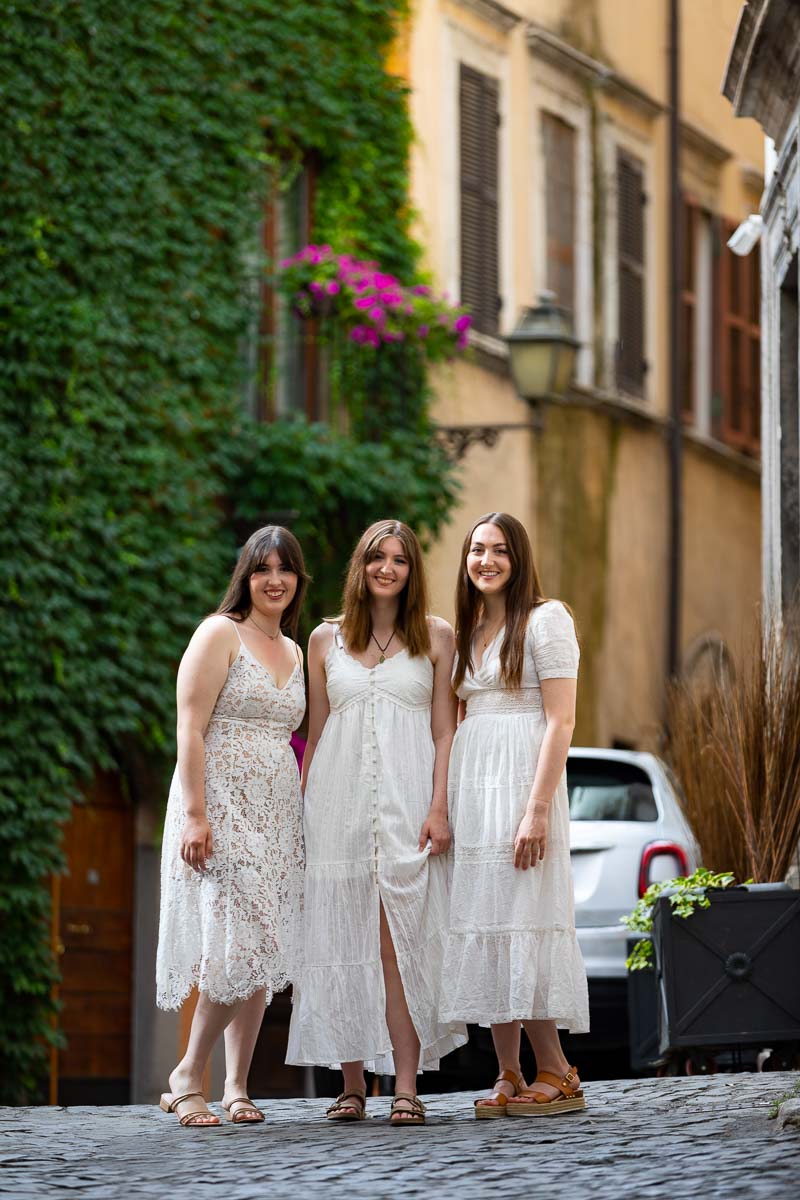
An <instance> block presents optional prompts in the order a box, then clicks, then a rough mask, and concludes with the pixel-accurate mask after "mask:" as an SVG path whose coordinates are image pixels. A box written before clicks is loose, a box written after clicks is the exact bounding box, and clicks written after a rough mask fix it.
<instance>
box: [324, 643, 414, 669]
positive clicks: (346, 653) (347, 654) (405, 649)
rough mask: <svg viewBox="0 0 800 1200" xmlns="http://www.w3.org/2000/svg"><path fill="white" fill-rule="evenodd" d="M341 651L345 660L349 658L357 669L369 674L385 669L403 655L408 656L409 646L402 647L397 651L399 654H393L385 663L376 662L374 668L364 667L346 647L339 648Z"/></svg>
mask: <svg viewBox="0 0 800 1200" xmlns="http://www.w3.org/2000/svg"><path fill="white" fill-rule="evenodd" d="M339 650H340V651H341V652H342V654H343V655H344V656H345V658H349V659H350V661H351V662H354V663H355V664H356V666H357V667H361V670H362V671H366V672H367V673H369V672H370V671H377V669H378V667H385V666H386V664H387V663H390V662H394V660H395V659H396V658H400V657H401V656H402V655H403V654H408V646H402V647H401V648H400V649H399V650H398V651H397V654H391V655H390V656H389V657H388V658H384V660H383V662H376V663H375V665H374V667H367V666H365V665H364V663H362V662H359V661H358V659H357V658H356V657H355V655H353V654H351V653H350V652H349V650H345V648H344V646H339Z"/></svg>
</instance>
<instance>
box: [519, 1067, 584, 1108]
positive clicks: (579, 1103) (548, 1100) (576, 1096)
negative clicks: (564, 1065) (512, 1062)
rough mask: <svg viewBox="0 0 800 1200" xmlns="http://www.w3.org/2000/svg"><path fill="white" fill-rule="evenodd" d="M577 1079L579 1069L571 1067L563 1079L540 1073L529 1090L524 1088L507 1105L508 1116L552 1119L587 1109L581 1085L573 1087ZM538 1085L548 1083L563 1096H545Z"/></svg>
mask: <svg viewBox="0 0 800 1200" xmlns="http://www.w3.org/2000/svg"><path fill="white" fill-rule="evenodd" d="M577 1078H578V1068H577V1067H570V1069H569V1070H568V1071H567V1073H566V1075H564V1077H563V1078H562V1079H559V1078H558V1076H557V1075H553V1074H551V1072H550V1071H539V1073H538V1075H537V1076H536V1078H535V1079H534V1081H533V1084H532V1085H531V1086H530V1087H529V1088H522V1089H521V1090H520V1091H519V1092H518V1093H517V1095H516V1097H515V1098H514V1099H512V1100H509V1102H508V1104H507V1105H506V1108H507V1110H508V1115H509V1116H510V1117H551V1116H554V1115H555V1114H556V1113H562V1112H575V1111H577V1110H578V1109H581V1108H586V1100H585V1098H584V1095H583V1088H582V1087H581V1086H580V1084H579V1085H578V1087H577V1088H576V1087H573V1084H574V1083H575V1080H576V1079H577ZM537 1083H547V1084H549V1086H550V1087H554V1088H558V1090H559V1092H560V1093H561V1095H560V1096H555V1097H551V1096H545V1094H544V1092H537V1090H536V1084H537Z"/></svg>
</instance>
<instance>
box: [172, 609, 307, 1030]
mask: <svg viewBox="0 0 800 1200" xmlns="http://www.w3.org/2000/svg"><path fill="white" fill-rule="evenodd" d="M237 632H238V630H237ZM304 711H305V688H304V685H303V672H302V670H301V669H300V665H299V663H298V665H297V666H296V667H295V669H294V671H293V672H292V675H291V676H290V678H289V680H288V682H287V683H286V685H285V686H284V687H283V688H278V687H276V685H275V681H274V680H273V678H272V676H271V675H270V674H269V672H268V671H267V669H266V667H264V666H263V665H262V664H261V663H260V662H259V661H258V659H257V658H256V657H255V656H254V655H253V654H252V653H251V651H250V650H248V649H247V647H246V646H245V645H244V643H242V644H241V645H240V647H239V654H238V656H237V657H236V658H235V659H234V661H233V663H232V664H231V667H230V669H229V671H228V677H227V679H226V680H225V683H224V684H223V686H222V690H221V691H220V693H219V696H218V697H217V702H216V704H215V706H214V711H213V713H212V714H211V720H210V721H209V723H208V729H207V730H206V734H205V738H204V742H205V791H206V814H207V818H208V823H209V825H210V826H211V834H212V838H213V854H212V856H211V858H210V859H209V860H208V866H207V868H206V871H205V872H204V873H203V874H200V873H198V872H196V871H194V870H192V868H191V867H189V866H187V865H186V864H185V863H184V862H183V861H182V859H181V857H180V854H179V848H180V838H181V831H182V828H183V822H184V812H183V797H182V792H181V783H180V777H179V775H178V771H177V769H176V771H175V775H174V777H173V780H172V787H171V788H170V794H169V802H168V805H167V816H166V822H165V825H164V841H163V847H162V855H161V923H160V930H159V942H158V956H157V962H156V1002H157V1004H158V1005H159V1007H160V1008H179V1007H180V1005H181V1004H182V1003H183V1001H184V1000H185V999H186V997H187V996H188V994H189V992H190V991H191V989H192V987H193V986H194V985H195V984H196V985H197V986H198V987H199V989H200V990H201V991H203V992H207V993H208V997H209V999H210V1000H213V1001H214V1002H215V1003H217V1004H232V1003H233V1002H234V1001H236V1000H244V999H246V998H247V997H248V996H251V995H252V994H253V993H254V992H256V991H258V989H259V988H266V992H267V997H266V998H267V1003H269V1002H270V1000H271V999H272V996H273V993H275V992H280V991H282V990H283V989H284V988H285V987H287V986H288V984H289V983H290V982H291V981H292V979H293V978H294V975H295V974H296V964H297V951H298V941H299V935H300V922H301V918H302V901H303V808H302V796H301V794H300V776H299V773H298V770H297V760H296V759H295V756H294V752H293V750H292V748H291V746H290V745H289V739H290V737H291V735H292V731H293V730H294V729H296V728H297V726H298V725H299V724H300V721H301V720H302V717H303V713H304Z"/></svg>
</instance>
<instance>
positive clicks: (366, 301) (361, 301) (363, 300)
mask: <svg viewBox="0 0 800 1200" xmlns="http://www.w3.org/2000/svg"><path fill="white" fill-rule="evenodd" d="M372 303H373V301H372V296H356V298H355V300H354V301H353V304H354V305H355V307H356V308H372Z"/></svg>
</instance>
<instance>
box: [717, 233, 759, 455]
mask: <svg viewBox="0 0 800 1200" xmlns="http://www.w3.org/2000/svg"><path fill="white" fill-rule="evenodd" d="M735 228H736V224H735V223H734V222H729V221H726V222H724V223H723V245H722V246H721V248H720V263H719V269H720V281H719V295H720V339H721V340H720V349H719V353H720V387H721V393H722V395H721V399H722V409H721V414H720V436H721V438H722V440H723V441H725V442H727V443H728V444H729V445H731V446H733V447H735V448H736V449H737V450H742V451H744V452H745V453H748V454H757V453H758V448H759V442H760V437H761V361H760V360H761V330H760V304H761V283H760V276H759V260H758V254H748V255H745V256H744V257H743V258H740V257H739V256H738V255H737V254H734V253H733V251H732V250H729V249H728V246H727V244H725V243H727V240H728V238H729V237H730V235H731V234H732V233H733V231H734V229H735Z"/></svg>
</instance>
